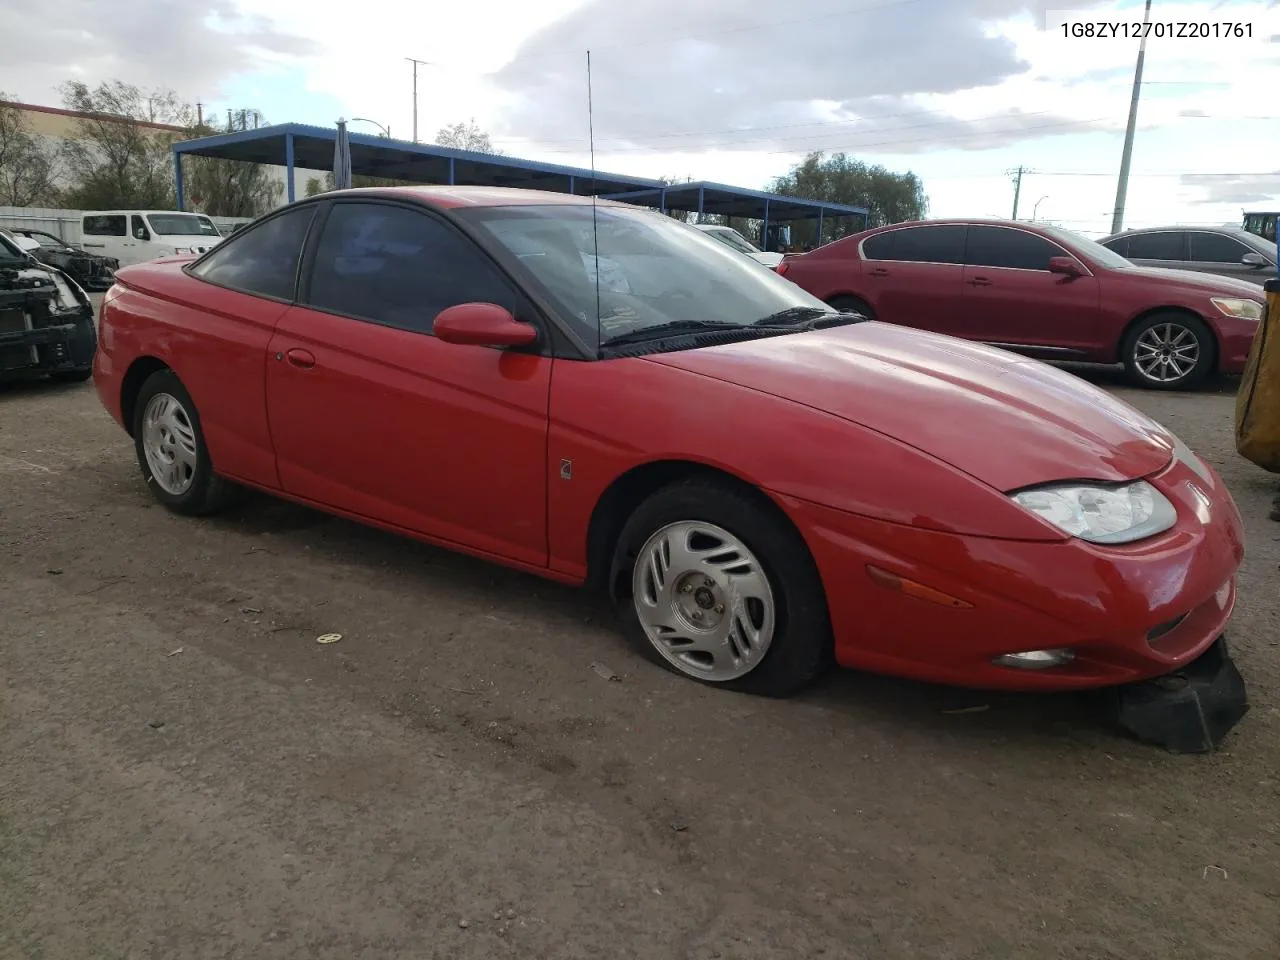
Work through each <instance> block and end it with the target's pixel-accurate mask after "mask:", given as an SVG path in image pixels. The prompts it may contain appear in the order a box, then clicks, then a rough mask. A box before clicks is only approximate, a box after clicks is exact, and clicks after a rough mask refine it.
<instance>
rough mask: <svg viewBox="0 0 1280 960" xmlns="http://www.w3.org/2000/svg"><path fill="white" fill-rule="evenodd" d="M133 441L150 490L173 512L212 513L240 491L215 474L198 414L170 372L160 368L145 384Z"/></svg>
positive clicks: (179, 381) (137, 409)
mask: <svg viewBox="0 0 1280 960" xmlns="http://www.w3.org/2000/svg"><path fill="white" fill-rule="evenodd" d="M133 441H134V447H135V449H136V451H137V455H138V465H139V466H140V467H141V468H142V475H143V476H144V477H145V478H146V481H147V487H148V488H149V489H150V490H151V492H152V494H153V495H154V496H155V498H156V499H157V500H159V501H160V502H161V503H162V504H164V506H166V507H168V508H169V509H170V510H172V511H173V512H174V513H180V514H185V515H187V516H199V515H202V514H206V513H213V512H214V511H216V510H219V509H221V508H222V507H224V506H226V505H227V503H229V502H230V501H231V500H232V499H233V498H234V496H235V494H236V493H237V488H236V487H235V486H234V485H233V484H231V483H230V482H229V481H227V480H224V479H222V478H221V477H219V476H217V475H215V474H214V472H213V463H212V461H211V460H210V459H209V450H208V447H206V446H205V442H204V432H203V431H202V430H201V427H200V414H199V413H197V412H196V405H195V402H194V401H193V400H192V399H191V394H189V393H188V392H187V388H186V387H184V386H183V385H182V381H181V380H179V379H178V376H177V374H175V373H174V372H173V371H172V370H157V371H156V372H155V373H153V374H152V375H151V376H149V377H147V379H146V382H144V383H143V384H142V390H141V391H140V392H139V393H138V399H137V401H136V403H135V404H134V420H133Z"/></svg>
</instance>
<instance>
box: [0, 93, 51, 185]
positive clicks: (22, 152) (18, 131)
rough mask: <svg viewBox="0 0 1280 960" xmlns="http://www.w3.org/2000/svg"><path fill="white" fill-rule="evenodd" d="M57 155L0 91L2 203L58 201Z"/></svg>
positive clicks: (0, 180) (0, 178)
mask: <svg viewBox="0 0 1280 960" xmlns="http://www.w3.org/2000/svg"><path fill="white" fill-rule="evenodd" d="M55 161H56V157H55V156H54V155H53V154H52V153H51V152H50V151H49V150H48V149H46V147H45V145H44V144H43V143H42V142H41V140H40V138H39V137H37V136H36V135H34V134H33V133H32V132H31V130H30V128H29V127H28V126H27V119H26V117H24V116H23V115H22V113H21V111H19V110H18V108H17V107H15V106H14V105H13V101H12V100H11V99H10V98H9V97H8V96H7V95H6V94H4V93H3V92H0V205H2V206H7V207H33V206H40V205H42V204H50V205H52V204H54V203H55V202H56V198H57V193H58V188H57V185H56V182H55V181H56V177H57V170H56V163H55Z"/></svg>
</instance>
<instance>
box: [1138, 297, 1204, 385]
mask: <svg viewBox="0 0 1280 960" xmlns="http://www.w3.org/2000/svg"><path fill="white" fill-rule="evenodd" d="M1121 352H1122V356H1123V359H1124V365H1125V369H1126V370H1128V372H1129V377H1130V379H1131V380H1133V382H1134V383H1136V384H1138V386H1141V387H1148V388H1150V389H1154V390H1189V389H1190V388H1192V387H1194V386H1196V385H1197V384H1199V383H1200V382H1201V381H1203V380H1204V378H1205V377H1207V376H1208V375H1209V373H1210V372H1211V371H1212V370H1213V367H1214V363H1215V362H1216V359H1217V346H1216V344H1215V343H1214V339H1213V333H1212V332H1211V331H1210V330H1209V328H1208V327H1207V326H1205V324H1204V322H1203V321H1202V320H1200V319H1199V318H1198V317H1193V316H1191V315H1190V314H1185V313H1176V312H1166V313H1155V314H1152V315H1151V316H1149V317H1147V318H1146V319H1145V320H1142V321H1140V322H1139V323H1138V324H1136V325H1135V326H1134V328H1133V329H1132V330H1130V331H1129V333H1128V335H1127V336H1126V337H1125V340H1124V346H1123V348H1122V351H1121Z"/></svg>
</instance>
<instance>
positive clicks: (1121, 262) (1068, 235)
mask: <svg viewBox="0 0 1280 960" xmlns="http://www.w3.org/2000/svg"><path fill="white" fill-rule="evenodd" d="M1036 226H1038V227H1040V229H1042V230H1043V231H1044V232H1045V233H1047V234H1048V235H1049V236H1051V237H1053V238H1054V239H1055V240H1057V241H1058V242H1059V243H1064V244H1066V245H1067V246H1069V247H1075V249H1076V250H1078V251H1079V252H1080V253H1082V254H1084V255H1085V256H1086V257H1088V258H1089V259H1090V260H1093V261H1094V262H1095V263H1100V264H1102V266H1104V267H1109V268H1111V269H1112V270H1127V269H1129V268H1130V267H1132V266H1133V264H1132V263H1130V262H1129V261H1128V260H1126V259H1125V258H1124V257H1122V256H1120V254H1118V253H1116V252H1115V251H1114V250H1110V249H1108V248H1106V247H1104V246H1103V245H1102V244H1100V243H1098V242H1097V241H1096V240H1090V239H1089V238H1088V237H1085V236H1081V235H1080V234H1078V233H1076V232H1075V231H1074V230H1064V229H1062V227H1049V226H1045V225H1044V224H1036Z"/></svg>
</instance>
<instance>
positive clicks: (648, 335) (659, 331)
mask: <svg viewBox="0 0 1280 960" xmlns="http://www.w3.org/2000/svg"><path fill="white" fill-rule="evenodd" d="M756 329H758V327H757V326H756V325H755V324H753V323H720V322H718V321H715V320H672V321H671V322H670V323H659V324H657V325H656V326H652V327H645V328H644V329H642V330H632V331H631V332H630V333H620V334H618V336H616V337H610V338H609V339H608V340H605V341H604V342H603V343H601V344H600V346H602V347H620V346H625V345H626V344H629V343H645V342H646V341H649V340H661V339H663V338H664V337H678V336H683V335H684V334H687V333H708V332H710V331H713V330H714V331H716V332H717V333H722V332H724V331H726V330H756Z"/></svg>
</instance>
